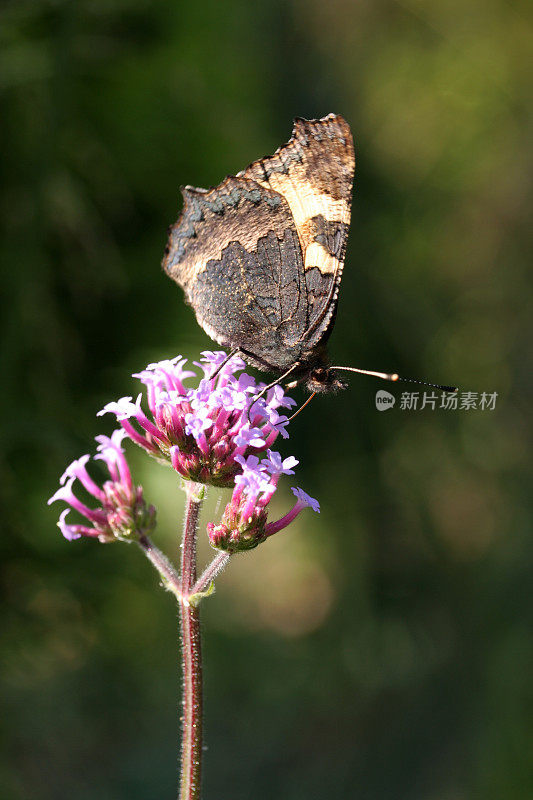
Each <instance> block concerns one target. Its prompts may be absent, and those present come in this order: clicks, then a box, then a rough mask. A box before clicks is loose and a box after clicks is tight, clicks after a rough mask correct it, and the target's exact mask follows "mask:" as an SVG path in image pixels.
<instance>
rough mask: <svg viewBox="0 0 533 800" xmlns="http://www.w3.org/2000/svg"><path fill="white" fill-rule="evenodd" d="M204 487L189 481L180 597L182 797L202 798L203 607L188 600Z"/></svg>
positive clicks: (180, 794) (194, 577)
mask: <svg viewBox="0 0 533 800" xmlns="http://www.w3.org/2000/svg"><path fill="white" fill-rule="evenodd" d="M202 500H203V487H200V486H197V485H196V484H188V489H187V505H186V511H185V524H184V527H183V541H182V553H181V592H182V595H181V597H180V599H179V606H180V621H181V649H182V669H183V698H182V717H181V785H180V793H179V800H199V799H200V779H201V766H202V722H203V720H202V650H201V640H200V616H199V609H198V608H197V607H195V606H193V605H191V604H190V603H189V602H188V599H187V598H188V597H189V595H191V594H192V589H193V587H194V584H195V583H196V532H197V529H198V518H199V516H200V508H201V505H202Z"/></svg>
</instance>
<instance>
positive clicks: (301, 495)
mask: <svg viewBox="0 0 533 800" xmlns="http://www.w3.org/2000/svg"><path fill="white" fill-rule="evenodd" d="M292 493H293V495H294V496H295V497H296V498H297V499H298V501H299V502H300V503H301V504H302V508H306V507H307V506H309V508H312V509H313V511H315V512H316V513H317V514H320V503H319V502H318V500H315V498H314V497H310V496H309V495H308V494H306V493H305V492H304V490H303V489H300V488H299V487H298V486H293V487H292Z"/></svg>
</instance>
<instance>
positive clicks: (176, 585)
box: [138, 533, 182, 600]
mask: <svg viewBox="0 0 533 800" xmlns="http://www.w3.org/2000/svg"><path fill="white" fill-rule="evenodd" d="M138 542H139V547H140V548H141V550H143V552H144V554H145V555H146V557H147V558H148V559H149V560H150V561H151V562H152V564H153V565H154V567H155V568H156V570H157V571H158V572H159V574H160V575H161V578H162V580H163V582H164V585H165V586H166V588H167V589H168V590H169V591H171V592H172V594H174V595H176V597H177V598H178V600H181V598H182V593H181V581H180V579H179V575H178V573H177V572H176V570H175V569H174V567H173V566H172V564H171V563H170V561H169V560H168V558H167V557H166V555H165V554H164V553H162V552H161V550H159V548H158V547H156V546H155V544H154V543H153V542H152V541H151V539H149V538H148V536H146V534H144V533H142V534H141V535H140V536H139V539H138Z"/></svg>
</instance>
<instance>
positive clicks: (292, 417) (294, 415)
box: [288, 392, 316, 422]
mask: <svg viewBox="0 0 533 800" xmlns="http://www.w3.org/2000/svg"><path fill="white" fill-rule="evenodd" d="M315 395H316V392H313V394H312V395H310V396H309V397H308V398H307V400H306V401H305V403H304V404H303V405H301V406H300V408H299V409H298V411H295V412H294V414H293V415H292V416H291V417H289V419H288V422H291V421H292V420H293V419H294V417H297V416H298V414H299V413H300V411H303V410H304V408H305V407H306V405H308V404H309V403H310V402H311V400H312V399H313V397H314V396H315Z"/></svg>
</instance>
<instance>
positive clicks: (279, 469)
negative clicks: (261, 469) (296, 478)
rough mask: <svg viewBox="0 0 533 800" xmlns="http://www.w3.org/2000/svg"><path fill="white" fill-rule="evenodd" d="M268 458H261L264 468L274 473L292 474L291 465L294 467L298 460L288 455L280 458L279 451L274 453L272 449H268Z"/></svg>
mask: <svg viewBox="0 0 533 800" xmlns="http://www.w3.org/2000/svg"><path fill="white" fill-rule="evenodd" d="M267 452H268V458H265V459H263V464H264V465H265V469H267V470H268V471H269V472H271V473H272V475H275V474H276V473H277V474H278V475H294V470H293V469H292V467H295V466H296V465H297V464H299V463H300V462H299V461H298V459H297V458H294V456H289V457H288V458H286V459H284V460H282V458H281V455H280V454H279V453H274V452H272V450H268V451H267Z"/></svg>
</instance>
